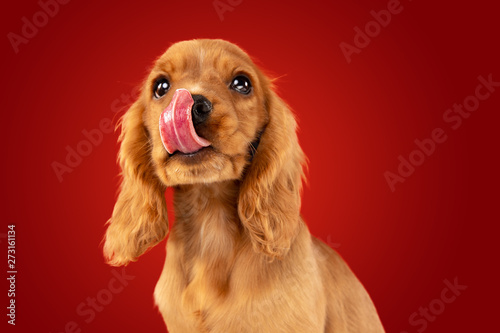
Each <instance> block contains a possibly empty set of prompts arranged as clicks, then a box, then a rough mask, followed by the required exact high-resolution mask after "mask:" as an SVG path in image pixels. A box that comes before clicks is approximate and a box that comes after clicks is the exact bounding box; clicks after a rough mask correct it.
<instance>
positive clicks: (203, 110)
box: [191, 95, 212, 125]
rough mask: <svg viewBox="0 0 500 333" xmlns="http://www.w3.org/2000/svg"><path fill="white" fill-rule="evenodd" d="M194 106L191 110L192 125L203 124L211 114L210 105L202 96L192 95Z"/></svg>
mask: <svg viewBox="0 0 500 333" xmlns="http://www.w3.org/2000/svg"><path fill="white" fill-rule="evenodd" d="M192 97H193V100H194V104H193V107H192V108H191V114H192V116H193V125H198V124H201V123H203V122H205V121H206V120H207V118H208V116H209V115H210V113H211V112H212V103H210V101H209V100H208V99H207V98H206V97H205V96H203V95H192Z"/></svg>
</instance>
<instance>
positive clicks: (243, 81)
mask: <svg viewBox="0 0 500 333" xmlns="http://www.w3.org/2000/svg"><path fill="white" fill-rule="evenodd" d="M230 88H231V89H233V90H236V91H237V92H239V93H240V94H245V95H247V94H249V93H250V91H252V83H251V82H250V79H248V78H247V77H246V76H243V75H238V76H236V77H235V78H234V79H233V81H232V82H231V86H230Z"/></svg>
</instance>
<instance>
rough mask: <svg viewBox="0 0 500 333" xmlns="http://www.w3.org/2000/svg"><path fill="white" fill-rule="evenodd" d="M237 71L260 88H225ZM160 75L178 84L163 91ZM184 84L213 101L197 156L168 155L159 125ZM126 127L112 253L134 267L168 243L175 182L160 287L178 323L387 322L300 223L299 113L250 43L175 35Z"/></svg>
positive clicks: (339, 327) (316, 325)
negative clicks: (157, 91) (158, 86)
mask: <svg viewBox="0 0 500 333" xmlns="http://www.w3.org/2000/svg"><path fill="white" fill-rule="evenodd" d="M236 74H245V75H247V76H248V78H249V79H250V80H251V82H252V84H253V91H252V93H251V94H249V95H247V96H243V95H241V94H238V93H236V92H234V91H231V90H230V89H228V84H229V82H230V80H231V79H232V78H233V77H234V76H235V75H236ZM158 75H166V76H167V77H168V78H169V80H170V82H171V85H172V87H171V89H170V90H169V92H168V93H167V95H165V96H164V98H162V99H159V100H156V99H154V98H152V84H153V82H154V80H155V78H156V77H158ZM178 88H185V89H187V90H189V91H190V92H191V94H203V95H204V96H206V97H207V98H208V99H209V100H211V102H212V104H213V106H214V108H213V113H212V114H211V115H210V118H209V119H208V120H207V122H206V123H204V124H202V125H201V126H200V127H198V128H197V132H198V134H199V135H200V136H202V137H204V138H206V139H208V140H209V141H210V142H211V143H212V145H211V147H209V148H204V149H203V150H201V151H200V152H198V153H197V154H194V155H191V156H184V155H182V154H174V155H169V154H168V153H167V152H166V150H165V149H164V147H163V145H162V142H161V138H160V134H159V130H158V119H159V116H160V113H161V112H162V110H163V109H165V107H166V106H167V105H168V104H169V102H170V100H171V99H172V94H173V91H175V89H178ZM121 126H122V134H121V136H120V140H121V149H120V154H119V162H120V166H121V169H122V174H123V181H122V184H121V191H120V194H119V197H118V200H117V202H116V206H115V209H114V211H113V215H112V217H111V219H110V221H109V227H108V230H107V232H106V237H105V245H104V253H105V256H106V258H107V260H108V262H109V263H110V264H112V265H126V264H127V263H128V262H130V261H135V260H136V259H137V258H138V257H139V256H140V255H141V254H143V253H144V252H145V251H146V250H147V249H148V248H149V247H151V246H153V245H155V244H157V243H158V242H160V241H161V240H162V239H163V238H164V237H165V236H166V233H167V230H168V223H167V212H166V205H165V198H164V191H165V189H166V187H167V186H173V187H174V188H175V191H174V207H175V216H176V224H175V227H174V228H173V229H172V230H171V234H170V237H169V240H168V242H167V259H166V262H165V267H164V270H163V273H162V274H161V277H160V280H159V281H158V284H157V286H156V289H155V300H156V303H157V305H158V308H159V310H160V312H161V314H162V316H163V318H164V320H165V323H166V325H167V327H168V329H169V331H170V332H172V333H180V332H189V333H192V332H214V333H215V332H221V333H227V332H238V333H243V332H259V333H265V332H273V333H276V332H335V333H343V332H362V333H371V332H383V331H384V330H383V328H382V325H381V323H380V320H379V318H378V315H377V313H376V310H375V307H374V306H373V304H372V301H371V300H370V297H369V296H368V294H367V292H366V291H365V290H364V288H363V286H362V285H361V283H360V282H359V281H358V280H357V278H356V277H355V276H354V274H353V273H352V272H351V271H350V269H349V268H348V266H347V265H346V264H345V263H344V261H343V260H342V259H341V258H340V256H339V255H338V254H337V253H336V252H334V251H333V250H332V249H330V248H329V247H328V246H326V245H325V244H323V243H321V242H320V241H318V240H316V239H315V238H314V237H312V236H311V235H310V233H309V231H308V229H307V226H306V225H305V224H304V222H303V221H302V219H301V217H300V194H301V184H302V177H303V166H304V162H305V157H304V154H303V152H302V150H301V148H300V146H299V144H298V139H297V135H296V133H295V131H296V122H295V119H294V117H293V114H292V113H291V111H290V109H289V108H288V106H287V105H286V104H285V103H284V102H283V101H282V100H281V99H280V98H279V97H278V96H277V95H276V93H275V92H274V91H273V87H272V83H271V81H270V80H269V79H268V78H267V77H266V76H265V75H264V74H263V73H262V72H261V71H260V70H259V69H258V68H257V67H256V66H255V65H254V64H253V62H252V61H251V59H250V58H249V57H248V55H247V54H246V53H244V52H243V51H242V50H241V49H239V48H238V47H237V46H235V45H234V44H231V43H229V42H226V41H222V40H192V41H185V42H180V43H177V44H174V45H173V46H171V47H170V48H169V49H168V50H167V52H166V53H165V54H163V55H162V56H161V57H160V58H159V59H158V60H157V61H156V63H155V66H154V68H153V70H152V71H151V73H150V75H149V77H148V78H147V79H146V81H145V83H144V87H143V89H142V92H141V95H140V97H139V99H138V100H137V101H136V102H135V103H134V104H133V105H132V106H131V108H130V109H129V110H128V112H127V113H126V114H125V116H124V117H123V120H122V124H121ZM259 139H260V141H259ZM258 141H259V145H258V147H257V149H255V147H254V146H253V145H252V143H253V144H254V145H256V143H257V142H258ZM252 151H253V154H252Z"/></svg>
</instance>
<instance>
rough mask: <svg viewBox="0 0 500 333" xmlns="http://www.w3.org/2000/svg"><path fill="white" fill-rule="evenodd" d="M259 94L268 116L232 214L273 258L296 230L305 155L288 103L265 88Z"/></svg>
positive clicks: (285, 248)
mask: <svg viewBox="0 0 500 333" xmlns="http://www.w3.org/2000/svg"><path fill="white" fill-rule="evenodd" d="M265 98H266V101H265V105H266V108H267V110H268V112H269V122H268V124H267V126H266V127H265V129H264V131H263V133H262V135H261V138H260V142H259V146H258V148H257V151H256V152H255V154H254V157H253V160H252V162H251V164H250V166H249V168H248V169H247V171H246V174H245V176H244V177H245V178H244V179H243V181H242V184H241V189H240V194H239V202H238V214H239V217H240V220H241V222H242V224H243V225H244V227H245V228H246V231H247V232H248V234H249V236H250V239H251V241H252V245H253V247H254V249H255V250H256V251H258V252H262V253H264V254H266V255H268V256H269V257H270V258H271V259H273V258H282V257H283V256H284V255H285V254H286V253H287V251H288V250H289V249H290V246H291V243H292V242H293V239H294V238H295V236H296V234H297V232H298V227H299V224H300V216H299V214H300V202H301V200H300V194H301V189H302V177H303V175H304V173H303V164H304V163H305V157H304V154H303V152H302V149H301V148H300V146H299V143H298V138H297V134H296V128H297V124H296V121H295V118H294V116H293V114H292V112H291V111H290V110H289V108H288V106H287V105H286V104H285V103H284V102H283V101H282V100H281V99H280V98H279V97H278V96H277V95H276V93H275V92H273V91H272V90H271V89H268V90H267V95H266V96H265Z"/></svg>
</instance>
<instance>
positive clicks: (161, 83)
mask: <svg viewBox="0 0 500 333" xmlns="http://www.w3.org/2000/svg"><path fill="white" fill-rule="evenodd" d="M168 89H170V82H168V80H167V79H166V78H164V77H161V78H159V79H157V80H156V81H155V83H154V85H153V93H154V96H155V98H156V99H158V98H162V97H163V96H164V95H165V94H166V93H167V91H168Z"/></svg>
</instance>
